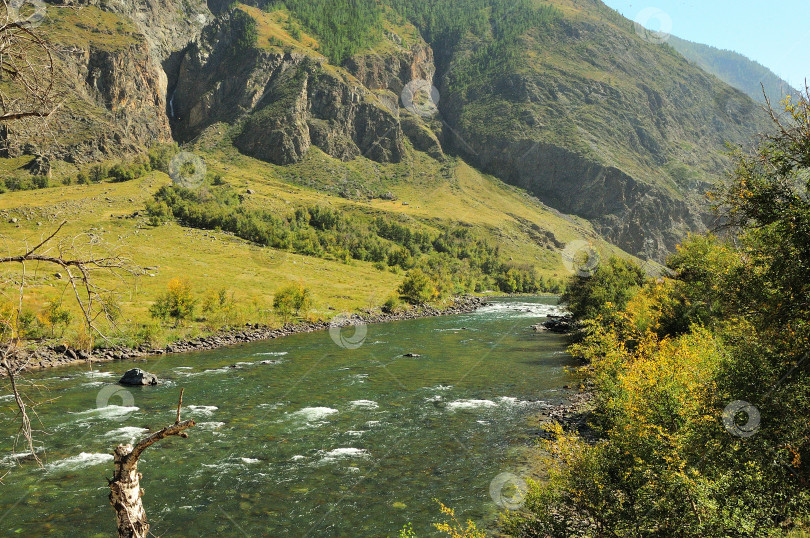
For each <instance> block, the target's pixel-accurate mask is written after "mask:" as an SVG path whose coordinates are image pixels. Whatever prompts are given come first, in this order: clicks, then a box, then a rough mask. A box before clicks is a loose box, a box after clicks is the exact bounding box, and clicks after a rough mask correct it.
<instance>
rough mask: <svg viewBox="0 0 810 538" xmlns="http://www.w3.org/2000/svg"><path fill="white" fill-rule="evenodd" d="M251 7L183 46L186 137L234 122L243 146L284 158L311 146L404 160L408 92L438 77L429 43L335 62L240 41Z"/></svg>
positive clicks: (180, 119) (181, 98) (178, 108)
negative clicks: (402, 105)
mask: <svg viewBox="0 0 810 538" xmlns="http://www.w3.org/2000/svg"><path fill="white" fill-rule="evenodd" d="M242 14H243V12H242V11H241V10H235V11H230V12H226V13H223V14H222V15H220V17H219V18H217V19H216V20H215V21H214V22H212V23H211V24H210V25H208V26H207V27H206V28H205V30H204V31H203V32H202V34H201V35H200V37H199V38H198V39H196V40H195V41H194V42H193V43H192V44H191V45H190V46H189V47H188V48H187V50H186V51H185V52H184V54H183V56H182V58H181V60H180V65H179V70H178V73H177V75H176V79H177V85H176V87H175V89H174V91H173V101H172V103H173V112H174V114H175V116H174V117H173V118H172V120H173V123H172V125H173V129H174V133H175V136H176V137H177V139H178V140H180V141H187V140H191V139H193V138H195V137H196V136H198V135H199V134H200V133H201V132H202V131H203V130H204V129H205V128H206V127H208V126H210V125H212V124H214V123H217V122H226V123H230V124H233V125H234V137H233V140H234V144H235V146H236V147H237V148H238V149H239V150H240V151H242V152H244V153H245V154H247V155H251V156H253V157H257V158H259V159H262V160H266V161H269V162H272V163H275V164H290V163H294V162H298V161H299V160H300V159H302V158H303V156H304V154H305V153H306V151H307V150H308V149H309V147H310V146H311V145H315V146H317V147H319V148H320V149H321V150H323V151H324V152H326V153H327V154H329V155H331V156H333V157H336V158H339V159H342V160H349V159H353V158H355V157H358V156H361V155H362V156H364V157H366V158H369V159H371V160H374V161H380V162H399V161H400V160H401V159H402V157H403V155H404V151H405V149H404V145H403V142H404V134H403V129H402V126H401V125H400V117H399V113H400V110H399V95H400V93H401V92H402V90H403V88H404V87H405V85H406V84H407V83H408V82H410V81H411V80H413V79H425V78H427V77H429V78H432V76H433V69H434V68H433V62H432V57H433V55H432V51H431V49H430V48H429V47H427V46H426V45H421V46H419V45H417V46H414V47H413V49H405V48H402V47H397V48H396V49H395V51H394V52H393V53H391V54H385V55H382V54H364V55H359V56H356V57H353V58H351V59H350V60H349V61H348V62H347V65H346V67H345V69H342V68H336V67H335V66H331V65H328V63H327V61H326V59H325V58H323V57H322V56H320V55H317V54H313V53H312V52H311V51H308V50H297V49H296V48H292V47H287V48H286V50H284V48H281V47H275V46H268V47H254V48H248V49H244V50H242V49H239V48H238V42H239V38H240V35H241V32H242V31H243V28H242V26H243V24H244V23H243V22H242V17H243V15H242ZM429 78H428V79H429ZM415 121H416V123H417V125H416V127H414V126H413V124H414V122H415ZM408 125H409V129H408V131H409V132H411V133H413V135H414V137H415V138H416V139H417V144H418V145H419V146H420V147H425V148H429V149H430V150H431V151H433V152H436V151H437V148H436V146H437V145H438V144H437V142H435V138H434V139H431V137H430V133H429V131H427V130H425V129H422V130H420V129H418V127H419V126H418V121H417V120H415V119H414V118H410V119H409V122H408ZM425 136H426V137H427V138H424V137H425ZM433 144H435V145H433ZM438 151H439V153H440V150H438Z"/></svg>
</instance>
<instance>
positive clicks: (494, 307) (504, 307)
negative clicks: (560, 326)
mask: <svg viewBox="0 0 810 538" xmlns="http://www.w3.org/2000/svg"><path fill="white" fill-rule="evenodd" d="M475 313H476V314H513V316H512V317H518V318H542V317H547V316H561V315H563V314H565V313H567V310H566V309H565V307H562V306H558V305H551V304H539V303H490V304H488V305H486V306H482V307H481V308H479V309H478V310H476V311H475Z"/></svg>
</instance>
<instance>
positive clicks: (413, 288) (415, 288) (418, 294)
mask: <svg viewBox="0 0 810 538" xmlns="http://www.w3.org/2000/svg"><path fill="white" fill-rule="evenodd" d="M397 291H399V294H400V296H401V297H402V298H403V299H404V300H406V301H408V302H409V303H411V304H425V303H429V302H430V301H432V300H434V299H436V298H437V297H438V296H439V290H438V289H436V283H435V282H434V281H433V279H431V278H430V276H428V275H427V274H426V273H425V272H424V271H422V270H421V269H411V270H410V271H408V274H407V275H406V276H405V280H404V281H403V282H402V284H401V285H400V287H399V289H398V290H397Z"/></svg>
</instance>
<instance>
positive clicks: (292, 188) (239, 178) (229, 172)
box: [0, 132, 626, 341]
mask: <svg viewBox="0 0 810 538" xmlns="http://www.w3.org/2000/svg"><path fill="white" fill-rule="evenodd" d="M211 136H212V135H211V133H210V132H209V133H207V135H206V136H204V137H203V138H202V139H201V142H200V144H199V145H198V147H197V150H196V151H197V152H198V154H199V155H201V156H202V157H203V158H204V160H205V161H206V164H207V167H208V171H209V172H210V173H214V174H221V175H222V177H223V179H224V180H225V181H226V182H228V183H229V184H230V185H232V186H233V187H234V188H236V189H237V190H238V191H239V192H240V193H242V194H243V195H244V196H245V203H246V204H247V205H248V206H251V207H256V208H259V207H260V208H265V209H269V210H274V211H277V212H279V213H282V214H289V213H291V212H292V211H293V210H294V208H295V207H299V206H311V205H315V204H321V205H329V206H331V207H334V208H338V209H341V208H343V209H345V210H347V211H352V212H357V211H361V212H365V213H368V214H383V213H387V214H389V215H394V216H398V217H400V218H404V219H406V220H407V219H412V221H413V222H414V224H415V225H417V226H422V227H427V228H429V229H433V230H436V231H438V230H440V229H445V228H447V227H448V226H450V227H452V226H465V227H472V228H473V229H474V230H475V231H476V232H477V233H478V234H479V235H481V236H483V237H485V238H486V239H487V240H488V241H490V242H491V243H493V244H497V245H498V246H499V247H500V249H501V254H502V256H503V259H504V261H507V260H511V261H512V262H513V263H516V264H530V265H533V266H535V268H536V269H537V271H538V273H539V274H540V275H542V276H544V277H555V278H558V279H560V280H563V279H565V278H566V277H568V276H569V273H568V272H567V271H566V269H565V267H564V265H563V263H562V256H561V252H560V251H559V249H555V248H551V247H549V246H548V245H546V244H541V243H538V242H537V241H536V238H533V236H532V233H530V231H529V230H528V227H529V226H531V224H536V225H537V226H538V227H539V228H541V229H543V230H549V231H551V232H552V233H553V234H554V235H555V237H556V238H557V239H558V240H559V241H561V242H564V243H569V242H571V241H573V240H577V239H583V238H584V239H587V240H589V241H591V242H592V243H593V245H594V246H595V247H596V248H598V249H599V250H600V251H601V253H602V255H603V256H607V255H610V254H614V253H615V254H620V255H626V254H624V253H622V251H620V250H619V249H617V248H616V247H613V246H612V245H609V244H608V243H605V242H604V241H602V240H601V239H600V238H599V237H598V236H597V234H595V233H594V231H593V229H592V228H591V226H590V224H588V223H587V222H586V221H584V220H581V219H577V218H574V217H569V216H565V215H560V214H558V213H557V212H555V211H553V210H551V209H549V208H547V207H545V206H544V205H542V204H541V203H540V202H539V201H537V200H536V199H534V198H532V197H530V196H529V195H527V194H526V193H525V192H524V191H522V190H520V189H517V188H515V187H511V186H508V185H506V184H504V183H503V182H501V181H499V180H497V179H495V178H493V177H491V176H486V175H483V174H480V173H479V172H478V171H476V170H475V169H473V168H471V167H469V166H468V165H466V164H465V163H464V162H463V161H460V160H451V161H449V162H448V163H439V162H437V161H435V160H433V159H430V158H428V157H425V156H424V155H423V154H420V153H417V152H412V151H409V159H410V160H411V161H412V162H410V163H400V164H397V165H390V164H389V165H383V164H379V163H373V162H371V161H367V160H365V159H362V158H358V159H355V160H354V161H351V162H349V163H343V162H341V161H339V160H336V159H332V158H331V157H329V156H328V155H326V154H324V153H323V152H321V151H320V150H318V149H317V148H312V149H311V150H310V152H309V155H308V156H307V159H305V160H304V162H302V163H299V164H297V165H292V166H288V167H280V166H275V165H272V164H268V163H265V162H262V161H258V160H256V159H252V158H250V157H246V156H244V155H241V154H238V153H236V152H234V151H233V148H232V147H231V146H229V145H228V144H226V143H223V142H222V141H221V140H212V139H211ZM213 138H216V137H213ZM13 166H14V165H13V164H9V163H8V162H3V161H2V160H0V169H3V167H13ZM319 170H320V172H321V173H322V174H336V175H338V176H340V175H341V174H344V173H345V174H349V173H355V172H357V171H361V172H366V173H369V174H371V172H372V171H374V170H377V171H378V172H379V177H376V178H371V179H373V180H375V181H379V182H380V185H382V186H383V187H384V188H386V189H388V190H389V191H390V192H392V193H393V194H394V195H395V196H396V197H397V199H396V200H394V201H391V200H382V199H379V198H373V199H356V200H348V199H345V198H341V197H339V196H335V195H331V194H328V193H325V192H323V191H321V190H316V189H313V188H309V187H304V186H301V185H296V184H291V183H289V182H287V181H285V180H284V179H282V177H286V176H285V174H289V173H291V172H294V173H301V174H305V173H306V174H311V175H315V174H317V173H318V171H319ZM329 170H331V172H328V171H329ZM296 171H297V172H296ZM324 171H327V172H324ZM408 174H409V175H408ZM392 178H394V179H392ZM170 181H171V180H170V178H169V177H168V176H166V175H165V174H163V173H161V172H151V173H149V174H148V175H146V176H144V177H142V178H140V179H137V180H132V181H128V182H121V183H100V184H93V185H68V186H59V187H52V188H48V189H41V190H34V191H21V192H13V193H6V194H4V195H2V196H0V212H2V215H3V219H2V222H0V234H1V235H2V237H1V239H2V242H3V249H4V251H5V252H7V253H9V254H13V253H20V252H23V251H24V250H25V246H26V245H29V246H30V245H34V244H36V243H38V242H39V241H40V240H41V239H42V238H43V237H46V236H47V235H49V234H50V233H51V232H52V231H53V230H55V229H56V227H57V226H58V225H59V223H61V222H62V221H66V222H67V224H66V225H65V227H64V228H63V229H62V231H61V233H60V234H59V236H58V238H57V239H59V238H62V239H69V238H72V237H75V236H79V237H80V241H79V243H80V244H86V243H87V241H88V240H89V238H90V236H89V235H87V234H92V237H93V240H94V241H98V242H99V244H100V245H107V247H108V248H111V249H113V252H115V253H117V254H120V255H122V256H126V257H128V258H131V260H132V261H133V262H134V263H135V264H137V265H138V266H141V267H144V268H147V269H146V271H145V273H146V274H145V275H143V276H140V277H138V278H126V279H124V280H114V279H111V278H110V277H109V276H104V275H102V276H100V280H99V283H100V284H102V285H103V286H104V287H106V288H107V289H110V290H114V291H116V292H117V296H118V300H119V302H120V306H121V309H122V317H121V326H122V327H123V328H124V329H125V330H126V331H128V332H129V335H130V340H129V341H132V334H134V333H135V332H136V331H137V328H138V327H140V326H142V325H143V324H145V323H150V322H151V321H150V315H149V307H150V306H151V305H152V304H153V303H154V301H155V300H156V299H157V297H159V296H160V295H161V294H163V293H165V291H166V289H167V284H168V282H169V280H171V279H172V278H185V279H187V280H188V281H189V283H190V284H191V286H192V289H193V293H194V295H195V297H197V298H198V299H202V298H203V296H205V295H206V294H210V293H212V292H216V291H218V290H220V289H225V290H227V291H228V292H229V293H232V294H233V295H234V298H235V300H236V302H237V303H238V304H239V305H240V308H243V309H244V310H245V311H246V313H245V314H244V315H243V316H242V317H241V318H239V319H240V321H249V322H252V323H269V324H271V325H278V324H280V322H281V320H280V319H278V318H276V317H275V316H274V315H273V313H272V308H271V306H272V301H273V295H274V293H275V292H276V291H277V290H278V289H279V288H280V287H282V286H284V285H286V284H289V283H291V282H301V283H303V284H304V285H305V286H306V287H308V288H309V289H310V290H311V291H312V296H313V305H312V309H311V311H310V312H309V317H311V318H314V319H329V318H331V317H332V316H334V315H335V314H337V313H340V312H354V311H357V310H362V309H369V308H373V307H378V306H380V305H381V304H382V303H383V302H384V301H385V300H386V299H387V298H388V297H389V296H390V295H391V294H393V293H395V290H396V288H397V287H398V285H399V284H400V282H401V281H402V279H403V277H404V275H403V274H402V273H401V272H396V273H395V272H392V271H389V270H379V269H377V268H375V267H374V266H373V265H372V264H371V263H367V262H359V261H351V262H350V263H348V264H344V263H342V262H339V261H333V260H324V259H319V258H314V257H307V256H301V255H297V254H291V253H287V252H283V251H277V250H274V249H269V248H263V247H259V246H256V245H254V244H251V243H249V242H247V241H244V240H241V239H239V238H236V237H234V236H232V235H229V234H226V233H222V232H218V231H205V230H196V229H191V228H185V227H181V226H180V225H178V224H175V223H170V224H165V225H162V226H158V227H154V226H151V225H149V224H148V222H147V218H146V217H145V216H144V214H143V213H144V208H145V205H146V202H147V201H149V200H151V199H152V198H153V196H154V193H155V192H156V191H157V189H159V188H160V187H161V186H163V185H166V184H169V183H170ZM54 182H58V179H56V178H55V179H54ZM248 189H250V190H251V192H252V194H248V193H247V191H248ZM406 204H407V205H406ZM135 212H140V215H139V216H137V217H132V215H133V214H134V213H135ZM12 218H16V219H18V221H17V223H11V222H9V221H10V219H12ZM82 234H84V235H82ZM52 244H55V243H54V242H52ZM93 249H94V251H95V252H96V253H101V252H104V250H103V249H101V248H100V247H99V246H94V247H93ZM86 250H87V249H86V248H80V249H78V250H77V253H82V252H83V251H84V252H86ZM2 269H3V273H2V274H3V275H4V276H13V277H15V279H16V280H14V281H7V284H6V285H5V287H4V289H3V290H2V291H3V295H4V297H3V300H5V301H16V298H17V295H16V294H17V289H16V285H15V284H14V283H16V282H18V281H19V275H20V267H19V266H6V267H4V268H2ZM26 271H27V275H28V277H29V280H28V281H27V282H28V287H27V288H26V295H25V300H24V303H25V308H26V309H28V310H30V311H32V312H35V313H36V312H39V311H42V310H43V309H44V308H45V307H46V306H47V305H48V304H49V302H51V301H53V300H54V299H55V298H57V297H59V296H60V295H62V294H64V296H65V297H66V298H67V299H68V301H67V302H70V301H71V296H70V293H69V292H70V290H69V289H68V288H67V285H66V280H65V279H64V278H63V279H58V278H56V277H55V276H54V273H56V272H57V271H59V272H62V273H64V271H63V270H59V269H58V268H55V267H51V266H45V265H44V264H40V265H39V266H37V265H32V264H29V265H28V267H27V268H26ZM76 313H78V312H76ZM74 318H75V319H78V316H74ZM74 325H77V323H76V322H74ZM204 328H206V329H213V328H214V327H211V323H209V322H189V323H187V324H185V325H184V326H182V327H180V328H179V329H176V330H175V329H172V328H171V327H168V326H164V332H163V333H162V334H160V335H158V337H157V338H158V341H165V340H170V339H175V338H179V337H183V336H188V335H193V334H196V333H198V332H200V331H202V330H204ZM68 334H75V327H74V328H73V329H71V331H69V332H68Z"/></svg>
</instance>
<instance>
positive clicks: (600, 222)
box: [471, 139, 705, 260]
mask: <svg viewBox="0 0 810 538" xmlns="http://www.w3.org/2000/svg"><path fill="white" fill-rule="evenodd" d="M471 143H472V144H475V145H476V147H477V148H478V150H479V151H478V156H477V157H476V159H477V161H478V165H479V166H480V167H481V168H483V169H484V170H485V171H488V172H490V173H492V174H496V175H498V176H500V177H501V178H503V179H505V180H506V181H508V182H510V183H512V184H515V185H518V186H520V187H522V188H524V189H526V190H528V191H529V192H531V193H533V194H535V195H536V196H538V197H540V198H541V199H542V200H543V201H544V202H545V203H546V204H548V205H550V206H552V207H554V208H556V209H558V210H560V211H563V212H565V213H572V214H575V215H579V216H581V217H584V218H586V219H588V220H590V221H591V222H592V223H593V224H594V227H595V228H596V229H597V230H598V231H599V232H600V233H601V234H602V235H603V236H604V237H605V238H607V239H608V240H609V241H611V242H612V243H614V244H617V245H619V246H621V247H622V248H623V249H625V250H627V251H628V252H633V253H637V254H640V255H643V256H644V257H648V258H652V259H657V260H660V259H663V258H664V257H665V256H666V255H667V253H668V252H671V251H672V249H674V247H675V245H677V244H678V243H679V242H680V240H681V239H682V238H683V237H684V236H685V234H686V232H688V231H690V230H692V231H694V230H703V229H705V226H704V224H703V222H702V221H701V219H700V213H699V211H697V210H695V209H693V208H691V207H690V206H689V205H688V204H687V202H686V201H684V200H683V199H679V198H676V197H675V196H673V195H672V194H670V193H667V192H666V191H664V190H663V189H661V188H659V187H655V186H653V185H649V184H646V183H641V182H640V181H638V180H637V179H635V178H634V177H632V176H631V175H630V174H627V173H625V172H623V171H622V170H620V169H618V168H616V167H613V166H606V165H604V164H603V163H600V162H598V161H596V160H593V159H590V158H588V157H585V156H583V155H580V154H577V153H576V152H573V151H571V150H569V149H566V148H562V147H560V146H557V145H555V144H549V143H543V142H534V141H531V140H519V141H514V142H512V143H511V144H510V143H508V142H507V141H504V140H500V139H498V140H491V141H489V143H487V142H483V143H479V142H478V141H473V142H471ZM479 144H480V145H479Z"/></svg>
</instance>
